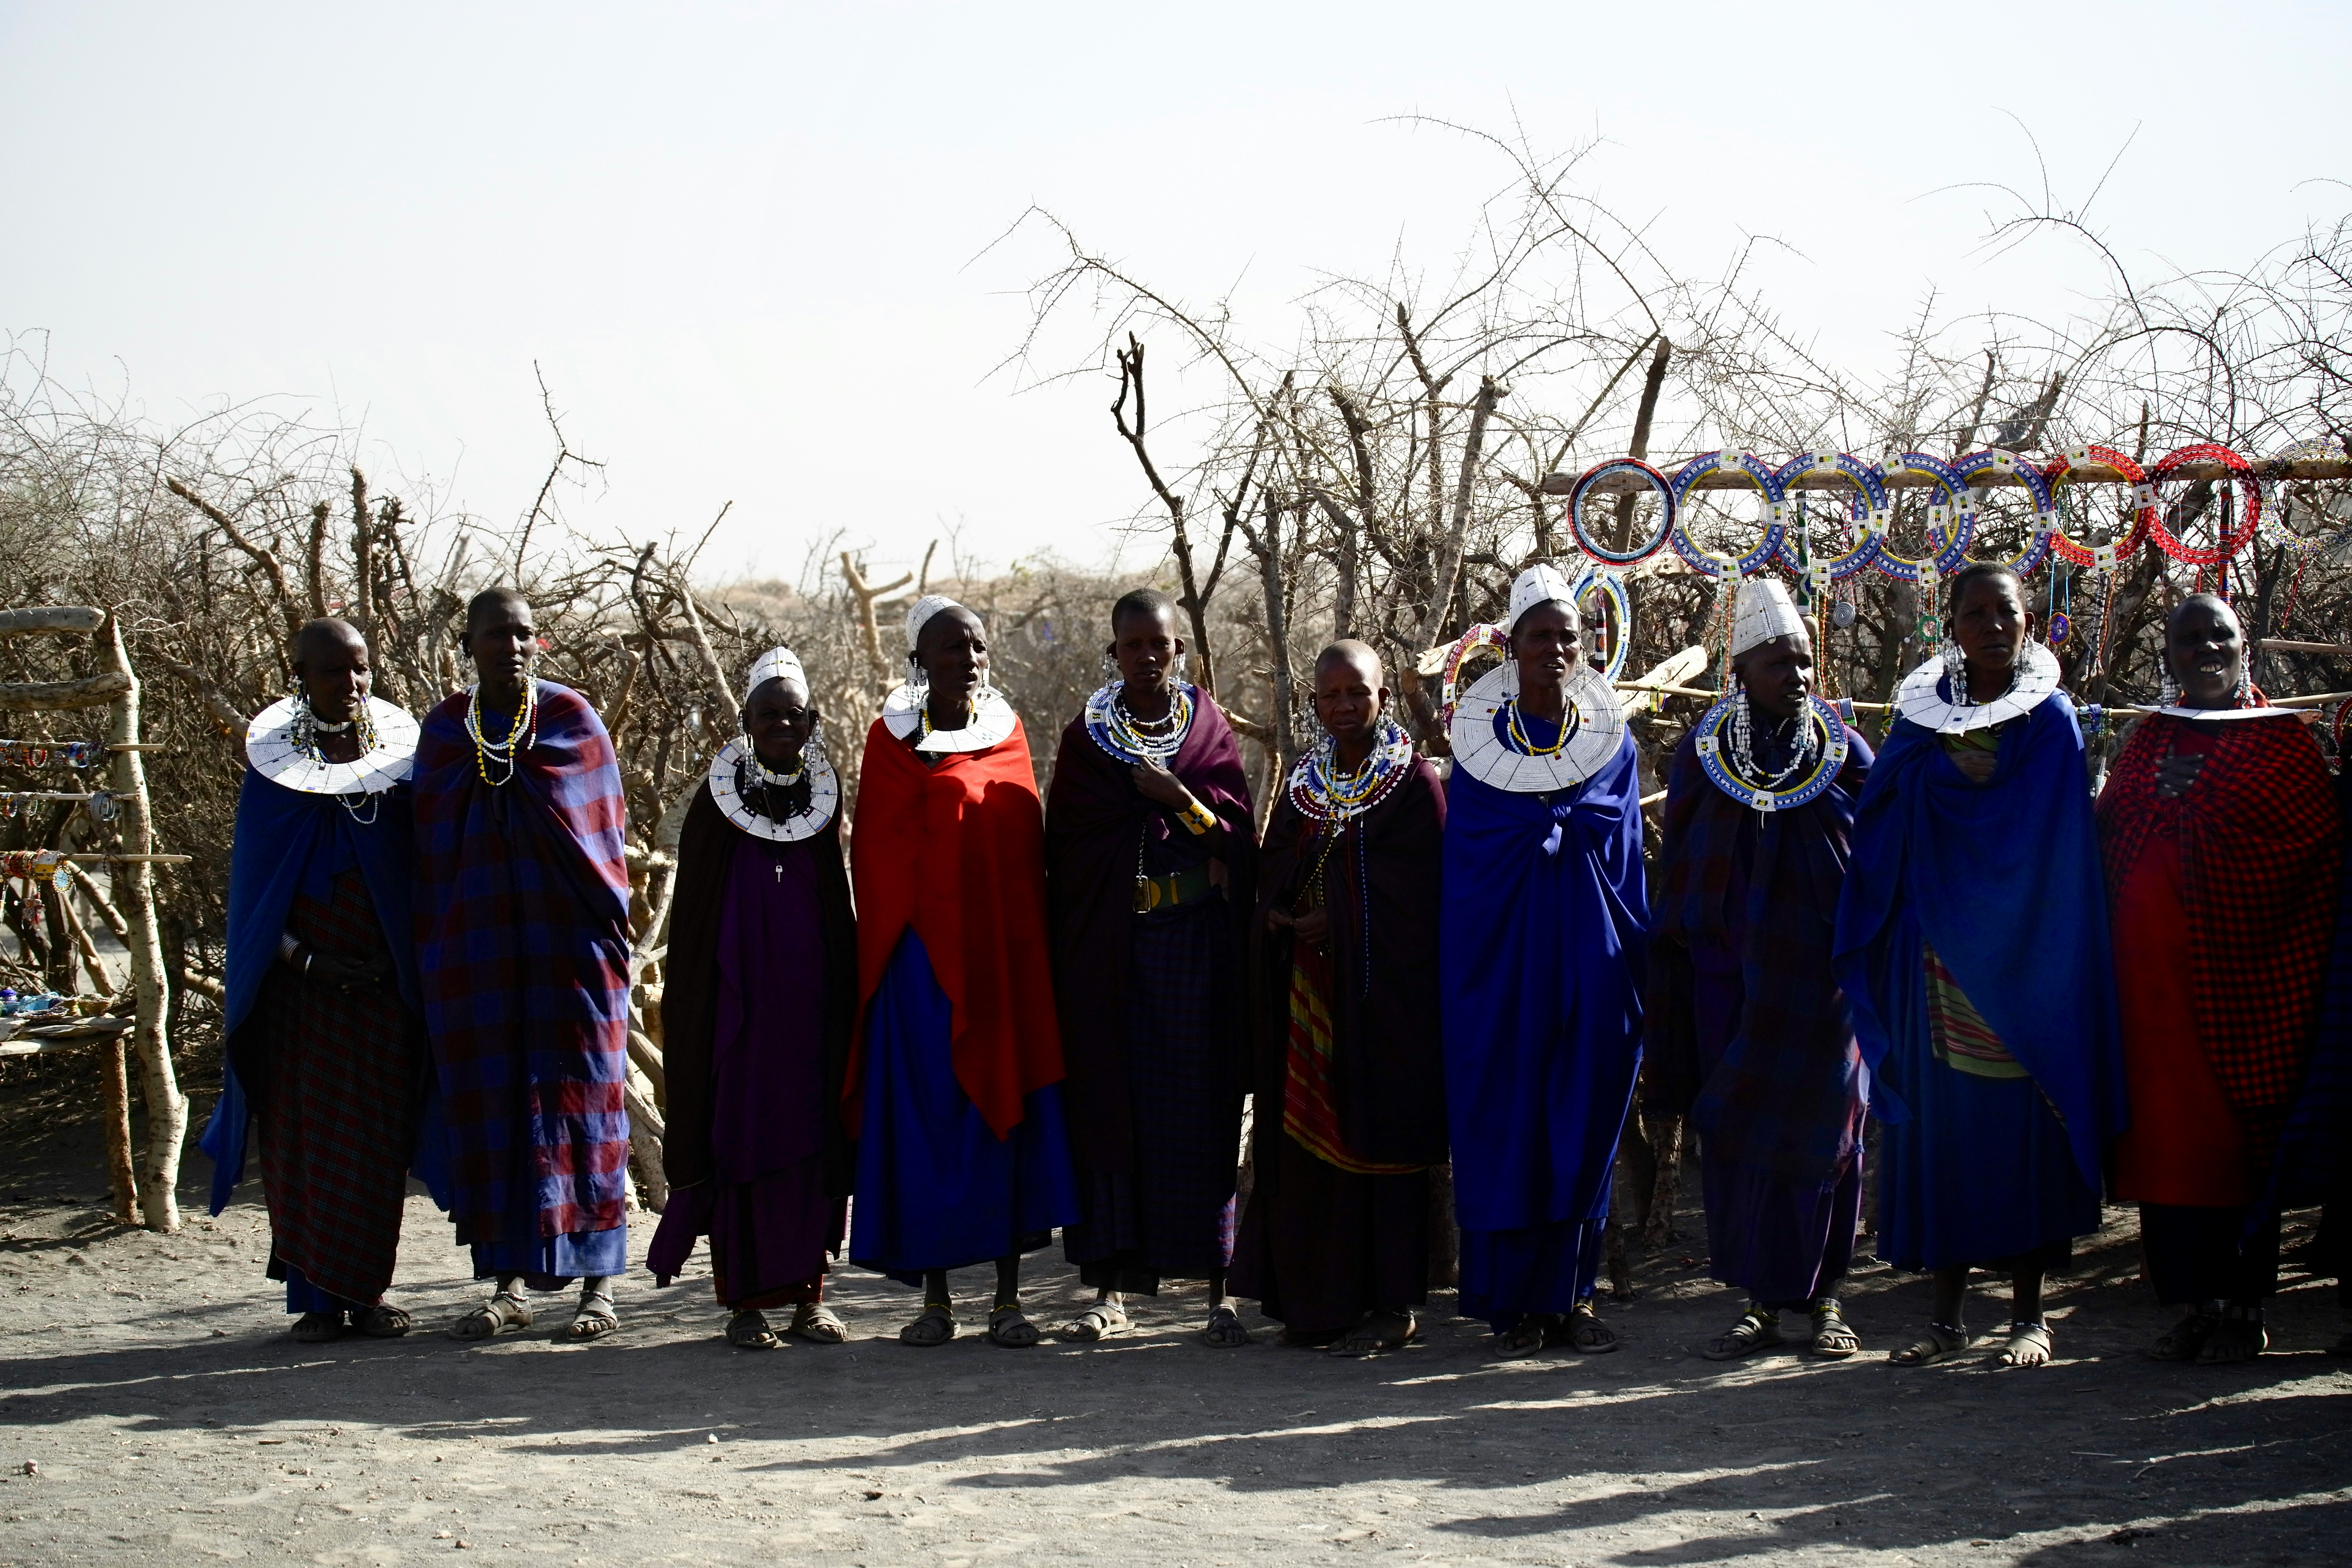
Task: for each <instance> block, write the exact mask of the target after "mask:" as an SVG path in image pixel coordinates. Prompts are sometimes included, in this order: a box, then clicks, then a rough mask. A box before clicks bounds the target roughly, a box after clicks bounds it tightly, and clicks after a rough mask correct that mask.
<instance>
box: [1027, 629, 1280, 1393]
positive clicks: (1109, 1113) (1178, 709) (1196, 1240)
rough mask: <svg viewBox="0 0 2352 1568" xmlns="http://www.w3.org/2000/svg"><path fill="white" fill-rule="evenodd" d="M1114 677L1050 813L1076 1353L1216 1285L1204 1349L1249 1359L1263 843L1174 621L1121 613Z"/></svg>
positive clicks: (1073, 749) (1079, 725) (1057, 774)
mask: <svg viewBox="0 0 2352 1568" xmlns="http://www.w3.org/2000/svg"><path fill="white" fill-rule="evenodd" d="M1111 636H1112V637H1113V639H1114V640H1113V642H1112V644H1111V647H1110V650H1109V651H1110V654H1111V657H1112V658H1115V659H1116V660H1117V661H1118V668H1119V674H1120V677H1121V679H1120V680H1119V681H1118V682H1117V683H1114V684H1112V685H1109V686H1106V687H1104V688H1103V689H1101V690H1099V691H1097V692H1096V693H1095V694H1094V696H1093V697H1092V698H1090V699H1089V700H1087V710H1086V711H1085V712H1084V713H1082V714H1080V715H1079V716H1078V717H1077V718H1076V719H1074V720H1072V721H1070V724H1069V727H1068V728H1067V729H1066V730H1064V731H1062V745H1061V750H1060V751H1059V752H1057V753H1056V754H1055V763H1054V783H1053V787H1052V788H1051V790H1050V791H1049V792H1048V793H1047V795H1046V797H1045V890H1046V894H1047V897H1048V900H1050V903H1051V906H1052V913H1053V925H1054V985H1055V997H1056V1000H1057V1001H1058V1003H1059V1011H1060V1015H1061V1026H1062V1050H1063V1056H1064V1059H1065V1061H1066V1066H1067V1071H1068V1074H1069V1077H1068V1079H1067V1085H1066V1089H1065V1093H1066V1095H1067V1096H1068V1101H1069V1103H1068V1115H1069V1128H1070V1145H1071V1149H1070V1152H1071V1156H1072V1158H1073V1160H1074V1161H1075V1162H1076V1165H1077V1175H1078V1187H1079V1194H1080V1197H1081V1199H1082V1201H1083V1202H1084V1204H1085V1205H1086V1217H1085V1219H1084V1220H1083V1221H1082V1222H1081V1223H1079V1224H1077V1225H1074V1226H1066V1227H1065V1228H1064V1230H1063V1232H1062V1247H1063V1251H1064V1253H1065V1254H1066V1256H1067V1257H1068V1258H1069V1260H1070V1261H1071V1262H1072V1263H1075V1264H1076V1265H1077V1266H1078V1275H1079V1278H1080V1279H1083V1280H1084V1281H1085V1282H1086V1283H1087V1284H1088V1285H1090V1286H1092V1287H1094V1288H1095V1289H1096V1290H1097V1292H1098V1293H1099V1299H1098V1300H1097V1302H1096V1304H1095V1305H1094V1306H1093V1307H1091V1308H1089V1309H1088V1310H1087V1311H1085V1312H1084V1313H1082V1314H1080V1315H1079V1317H1078V1318H1077V1319H1076V1320H1075V1321H1072V1322H1070V1323H1068V1324H1066V1325H1065V1327H1064V1329H1063V1331H1062V1337H1063V1338H1065V1339H1069V1340H1076V1341H1081V1342H1085V1341H1093V1340H1099V1339H1105V1338H1108V1337H1109V1336H1110V1335H1112V1334H1116V1333H1118V1332H1120V1331H1124V1330H1125V1329H1126V1328H1128V1327H1129V1321H1128V1316H1127V1310H1126V1308H1125V1307H1124V1305H1123V1304H1122V1301H1121V1298H1122V1296H1123V1295H1124V1294H1125V1293H1126V1292H1129V1291H1137V1292H1140V1293H1141V1294H1144V1295H1147V1296H1150V1295H1157V1294H1159V1291H1160V1280H1161V1279H1163V1278H1170V1277H1172V1278H1175V1279H1206V1280H1207V1281H1208V1282H1209V1321H1208V1325H1207V1327H1206V1329H1205V1330H1204V1331H1203V1332H1204V1337H1205V1338H1206V1339H1207V1340H1208V1342H1209V1343H1211V1344H1213V1345H1217V1346H1220V1347H1227V1346H1233V1345H1241V1344H1247V1343H1248V1342H1249V1333H1248V1331H1247V1330H1245V1329H1244V1328H1243V1327H1242V1323H1241V1320H1240V1319H1239V1318H1238V1317H1236V1316H1235V1315H1234V1310H1233V1309H1232V1308H1230V1307H1228V1306H1226V1305H1225V1300H1224V1294H1225V1291H1224V1285H1225V1270H1226V1268H1228V1267H1229V1266H1230V1265H1231V1264H1232V1262H1233V1256H1234V1175H1235V1168H1236V1166H1237V1164H1238V1163H1239V1160H1240V1153H1241V1122H1242V1095H1243V1092H1244V1082H1245V1078H1246V1073H1247V1067H1246V1059H1247V1046H1246V1043H1245V1042H1246V1026H1245V1023H1244V1016H1243V1003H1242V992H1243V984H1242V973H1241V957H1242V940H1243V938H1242V931H1243V926H1244V921H1246V919H1247V911H1248V910H1249V909H1250V907H1251V902H1252V895H1253V890H1254V886H1255V872H1256V862H1257V840H1256V836H1255V824H1254V822H1253V821H1252V818H1251V815H1250V798H1249V782H1248V779H1247V776H1246V775H1245V773H1244V771H1243V767H1242V755H1241V746H1240V743H1239V742H1237V741H1235V739H1234V731H1233V726H1232V725H1230V724H1228V723H1227V722H1226V721H1225V716H1224V714H1223V713H1222V712H1221V711H1219V710H1218V708H1217V705H1216V703H1215V701H1214V700H1212V699H1211V698H1210V696H1209V694H1208V693H1207V692H1205V691H1202V690H1200V689H1197V688H1195V687H1192V686H1188V685H1185V684H1184V683H1183V682H1181V681H1179V680H1176V679H1172V676H1173V671H1174V669H1175V668H1176V663H1177V661H1178V660H1179V659H1181V658H1182V657H1183V654H1184V640H1183V639H1182V638H1181V637H1178V636H1177V635H1176V606H1175V604H1174V603H1173V601H1171V599H1170V598H1169V597H1168V595H1165V594H1162V593H1160V592H1158V591H1157V590H1155V589H1149V588H1141V589H1138V590H1136V591H1135V592H1133V593H1131V594H1129V595H1125V596H1124V597H1122V598H1121V599H1120V600H1119V601H1118V604H1117V605H1113V606H1112V608H1111Z"/></svg>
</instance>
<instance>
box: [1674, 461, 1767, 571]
mask: <svg viewBox="0 0 2352 1568" xmlns="http://www.w3.org/2000/svg"><path fill="white" fill-rule="evenodd" d="M1718 468H1738V470H1739V471H1740V472H1742V473H1744V474H1746V475H1747V476H1748V478H1749V479H1753V480H1755V481H1756V488H1757V489H1759V490H1761V491H1763V492H1764V521H1765V527H1764V538H1763V539H1762V541H1761V542H1759V543H1758V544H1757V546H1756V548H1755V549H1753V550H1751V551H1749V552H1748V553H1747V554H1745V555H1743V556H1741V557H1739V559H1738V560H1737V561H1734V560H1732V559H1731V558H1730V557H1729V556H1727V555H1717V554H1713V553H1711V552H1708V551H1707V550H1706V549H1705V548H1704V547H1702V546H1701V545H1700V544H1699V543H1698V542H1697V541H1696V540H1694V539H1692V538H1691V536H1690V531H1689V530H1688V529H1687V528H1685V526H1683V522H1684V519H1683V515H1682V511H1683V502H1684V501H1685V500H1686V499H1687V498H1688V497H1689V495H1690V488H1691V486H1692V485H1693V484H1695V483H1696V482H1697V481H1698V480H1699V479H1702V478H1704V477H1706V475H1708V474H1711V473H1714V472H1715V471H1716V470H1717V469H1718ZM1674 493H1675V532H1674V546H1675V554H1677V555H1679V556H1681V557H1682V558H1683V559H1684V560H1685V561H1686V562H1688V563H1690V568H1691V570H1692V571H1694V572H1697V573H1701V574H1705V575H1706V576H1709V577H1720V576H1722V575H1723V574H1724V573H1725V572H1726V571H1734V572H1736V574H1738V575H1739V576H1742V577H1746V576H1748V575H1750V574H1753V573H1755V572H1757V571H1759V570H1761V569H1762V568H1763V566H1764V565H1765V563H1768V562H1769V561H1770V560H1771V559H1772V556H1773V554H1774V552H1777V551H1778V550H1779V549H1780V540H1781V538H1782V537H1783V536H1784V535H1785V534H1786V533H1787V532H1788V509H1787V504H1786V501H1785V500H1784V493H1783V491H1782V490H1781V489H1780V480H1779V479H1777V478H1775V477H1774V475H1773V473H1772V470H1771V469H1770V468H1766V467H1765V466H1764V464H1763V463H1762V462H1761V461H1759V459H1758V458H1757V457H1756V455H1755V454H1754V453H1753V452H1738V453H1734V452H1731V451H1728V450H1726V451H1721V452H1707V453H1705V454H1702V455H1701V456H1699V457H1696V458H1692V459H1691V460H1690V461H1689V462H1687V463H1685V464H1684V465H1683V466H1682V467H1681V468H1677V469H1676V470H1675V478H1674Z"/></svg>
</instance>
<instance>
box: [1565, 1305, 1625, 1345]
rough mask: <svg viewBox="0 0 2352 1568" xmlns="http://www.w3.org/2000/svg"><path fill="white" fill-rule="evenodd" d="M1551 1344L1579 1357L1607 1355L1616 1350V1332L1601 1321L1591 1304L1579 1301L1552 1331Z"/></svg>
mask: <svg viewBox="0 0 2352 1568" xmlns="http://www.w3.org/2000/svg"><path fill="white" fill-rule="evenodd" d="M1552 1342H1553V1343H1554V1344H1564V1345H1566V1346H1567V1347H1568V1348H1569V1349H1570V1350H1572V1351H1575V1352H1578V1353H1579V1354H1580V1355H1607V1354H1608V1353H1609V1352H1612V1351H1613V1350H1615V1349H1616V1348H1617V1331H1616V1330H1614V1329H1612V1328H1611V1327H1610V1326H1609V1325H1608V1324H1606V1323H1604V1322H1602V1321H1601V1314H1600V1313H1599V1312H1596V1311H1594V1310H1592V1303H1591V1302H1590V1301H1579V1302H1578V1303H1577V1304H1576V1306H1575V1308H1574V1309H1573V1310H1570V1312H1569V1313H1568V1315H1567V1316H1566V1317H1563V1318H1562V1319H1560V1321H1559V1327H1558V1328H1557V1329H1555V1330H1553V1331H1552Z"/></svg>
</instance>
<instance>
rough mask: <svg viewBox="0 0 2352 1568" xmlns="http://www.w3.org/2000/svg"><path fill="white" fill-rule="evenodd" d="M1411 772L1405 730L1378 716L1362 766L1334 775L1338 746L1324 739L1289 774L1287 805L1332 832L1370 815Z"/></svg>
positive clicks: (1325, 737)
mask: <svg viewBox="0 0 2352 1568" xmlns="http://www.w3.org/2000/svg"><path fill="white" fill-rule="evenodd" d="M1411 771H1412V737H1411V736H1409V735H1407V734H1406V733H1405V732H1404V726H1403V725H1402V724H1400V723H1398V722H1397V721H1395V720H1393V719H1390V718H1386V717H1383V718H1382V719H1381V727H1380V730H1379V731H1378V732H1377V733H1376V734H1375V735H1374V736H1373V738H1372V749H1371V751H1370V752H1369V753H1367V754H1366V756H1365V758H1364V761H1363V765H1362V766H1360V767H1359V768H1357V769H1356V770H1355V771H1354V772H1352V773H1342V772H1340V771H1339V742H1336V741H1334V740H1332V739H1331V737H1330V736H1328V735H1326V736H1324V737H1323V738H1322V739H1321V740H1320V741H1318V742H1316V743H1315V745H1314V747H1313V748H1312V749H1311V750H1309V751H1308V752H1307V754H1306V755H1305V756H1303V757H1301V758H1299V759H1298V763H1297V766H1295V767H1293V768H1292V769H1291V770H1290V785H1289V787H1290V804H1291V805H1294V806H1296V807H1297V809H1298V814H1299V815H1300V816H1304V817H1306V818H1307V820H1308V821H1310V822H1321V823H1327V824H1328V825H1330V826H1331V827H1332V828H1333V829H1334V830H1335V831H1336V830H1337V829H1338V828H1339V827H1340V826H1345V825H1346V824H1347V823H1348V822H1349V821H1351V820H1352V819H1354V818H1356V817H1359V816H1363V815H1364V813H1366V812H1368V811H1370V810H1371V809H1372V807H1374V806H1375V805H1379V804H1380V803H1381V800H1382V799H1383V798H1384V797H1385V796H1386V795H1388V793H1389V791H1390V790H1391V789H1394V788H1395V787H1396V785H1397V783H1398V781H1399V780H1401V779H1402V778H1403V777H1404V776H1405V774H1406V773H1409V772H1411Z"/></svg>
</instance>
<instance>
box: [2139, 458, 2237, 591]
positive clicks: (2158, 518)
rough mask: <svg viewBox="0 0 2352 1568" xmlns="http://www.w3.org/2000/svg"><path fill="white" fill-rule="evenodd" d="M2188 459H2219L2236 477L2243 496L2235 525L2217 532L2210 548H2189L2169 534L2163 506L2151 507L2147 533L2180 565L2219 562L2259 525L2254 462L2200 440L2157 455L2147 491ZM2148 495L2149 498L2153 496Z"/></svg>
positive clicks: (2210, 461) (2196, 460)
mask: <svg viewBox="0 0 2352 1568" xmlns="http://www.w3.org/2000/svg"><path fill="white" fill-rule="evenodd" d="M2189 463H2219V464H2221V466H2222V467H2224V468H2228V469H2229V470H2230V478H2231V479H2232V480H2233V481H2235V483H2234V486H2233V488H2234V489H2237V491H2238V492H2239V494H2240V495H2241V496H2242V497H2243V498H2244V499H2243V500H2242V501H2241V503H2240V505H2239V510H2238V522H2237V524H2236V526H2235V527H2232V528H2231V529H2229V531H2227V532H2225V533H2221V534H2220V535H2219V536H2218V537H2219V542H2218V543H2216V544H2215V545H2214V546H2213V548H2212V549H2210V550H2198V549H2192V548H2191V547H2190V546H2189V545H2186V544H2183V543H2182V542H2180V541H2179V540H2178V539H2175V538H2174V537H2173V536H2172V530H2170V529H2169V528H2167V527H2166V526H2165V523H2164V514H2163V512H2162V510H2160V509H2157V508H2154V507H2151V509H2150V510H2152V511H2154V512H2155V515H2154V516H2152V517H2150V518H2149V519H2148V524H2147V536H2148V538H2150V539H2151V540H2153V541H2155V542H2156V547H2157V548H2158V550H2161V551H2163V552H2165V553H2166V554H2167V555H2169V556H2170V557H2172V559H2174V560H2175V561H2178V562H2179V563H2181V564H2182V565H2183V566H2219V565H2220V564H2221V563H2222V562H2224V561H2227V560H2228V559H2229V558H2230V557H2231V556H2232V555H2235V554H2236V553H2237V552H2239V550H2241V549H2242V548H2243V546H2244V545H2245V542H2246V541H2248V540H2249V539H2252V537H2253V536H2254V531H2255V530H2256V529H2258V528H2260V527H2261V526H2262V523H2263V491H2262V487H2261V486H2260V485H2258V484H2256V483H2255V482H2254V466H2253V465H2252V463H2249V462H2248V461H2246V459H2245V458H2241V457H2240V456H2238V454H2237V453H2235V452H2232V451H2231V450H2230V448H2229V447H2224V446H2221V445H2220V444H2219V443H2218V442H2213V441H2200V442H2198V443H2197V444H2196V445H2194V446H2189V447H2181V448H2180V449H2179V451H2177V452H2167V453H2166V454H2165V455H2164V456H2163V457H2161V458H2158V459H2157V463H2156V467H2155V468H2151V469H2150V470H2149V471H2148V476H2147V482H2148V489H2150V491H2153V490H2154V489H2156V487H2157V486H2158V485H2160V484H2162V483H2164V481H2165V480H2166V479H2169V478H2171V477H2172V475H2173V473H2174V472H2175V471H2176V470H2178V469H2179V468H2182V467H2184V466H2185V465H2187V464H2189ZM2150 499H2151V500H2153V499H2154V498H2153V496H2151V498H2150Z"/></svg>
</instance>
